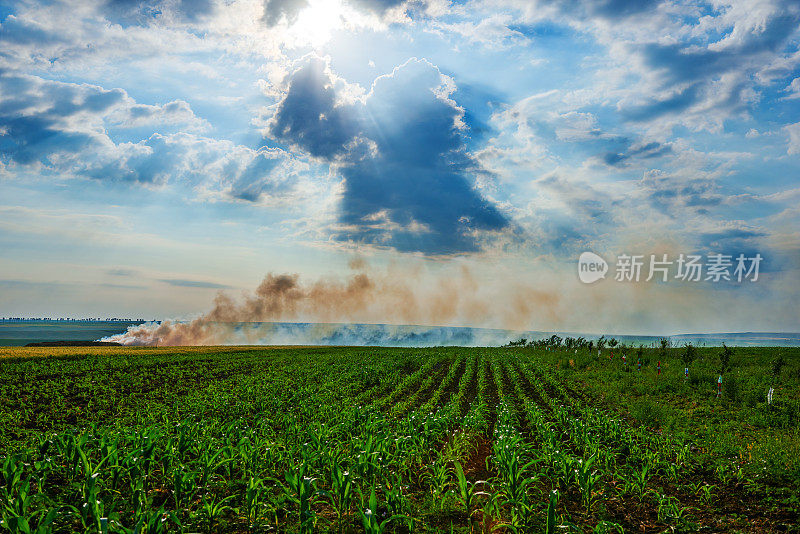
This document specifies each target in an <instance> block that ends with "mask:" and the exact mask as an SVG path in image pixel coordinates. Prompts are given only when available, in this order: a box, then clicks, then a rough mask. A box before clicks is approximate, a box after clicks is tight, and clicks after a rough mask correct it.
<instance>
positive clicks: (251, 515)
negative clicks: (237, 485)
mask: <svg viewBox="0 0 800 534" xmlns="http://www.w3.org/2000/svg"><path fill="white" fill-rule="evenodd" d="M263 494H264V482H263V481H262V480H261V479H260V478H254V477H250V479H249V480H248V481H247V488H246V489H245V494H244V504H245V515H246V516H247V520H248V521H249V522H250V525H251V526H255V525H257V524H258V522H259V521H260V519H261V516H260V512H261V508H262V507H263V502H262V496H263Z"/></svg>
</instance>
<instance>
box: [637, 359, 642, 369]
mask: <svg viewBox="0 0 800 534" xmlns="http://www.w3.org/2000/svg"><path fill="white" fill-rule="evenodd" d="M636 370H637V371H639V372H640V373H641V372H642V359H641V358H639V360H638V361H637V362H636Z"/></svg>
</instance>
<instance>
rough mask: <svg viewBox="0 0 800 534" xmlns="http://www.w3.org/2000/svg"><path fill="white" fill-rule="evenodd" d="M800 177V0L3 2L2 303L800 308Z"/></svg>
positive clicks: (190, 312)
mask: <svg viewBox="0 0 800 534" xmlns="http://www.w3.org/2000/svg"><path fill="white" fill-rule="evenodd" d="M798 201H800V4H798V3H797V2H796V1H794V0H748V1H736V2H732V1H730V0H727V1H724V0H721V1H710V2H695V1H659V0H636V1H633V0H587V1H581V2H578V1H570V0H565V1H562V2H556V1H547V0H472V1H458V0H454V1H449V0H412V1H402V0H375V1H368V0H98V1H90V0H85V1H80V0H79V1H77V2H60V1H55V0H53V1H48V0H38V1H25V0H20V1H13V2H8V1H7V0H0V316H9V315H15V316H20V315H22V316H72V317H82V316H100V317H111V316H125V317H146V318H158V319H167V318H179V319H180V318H191V317H196V316H197V315H199V314H202V313H204V312H207V311H208V310H209V309H211V308H212V303H213V302H215V299H217V300H216V302H219V299H220V298H223V299H230V300H232V301H234V302H238V301H243V302H249V301H248V300H247V299H250V298H252V297H253V294H254V292H256V293H257V291H258V290H257V288H259V287H262V286H260V284H262V285H263V282H262V281H263V280H264V279H265V276H267V275H268V274H270V273H273V274H276V275H277V274H290V275H292V276H295V277H297V280H299V282H298V283H300V284H301V285H302V284H306V285H305V286H303V287H305V288H306V289H304V292H303V295H304V296H303V298H309V299H312V300H313V299H314V298H315V297H314V295H316V294H317V293H315V292H314V291H313V290H312V289H313V288H315V287H322V286H325V287H330V286H331V285H333V286H336V287H341V288H344V291H345V294H346V295H352V293H348V291H350V288H351V286H352V284H351V282H352V281H353V280H356V279H359V278H358V277H359V276H366V277H368V278H369V280H371V281H372V282H371V285H370V287H372V288H376V289H374V290H373V291H371V292H369V293H368V294H367V295H366V296H365V297H363V298H362V297H359V300H358V302H357V305H356V304H354V303H353V302H352V301H348V302H349V306H348V307H347V309H338V308H337V307H336V306H332V305H329V304H325V305H324V306H323V307H324V313H321V312H320V309H321V307H320V306H317V305H304V306H302V307H301V309H299V310H298V309H293V310H289V312H287V314H283V315H279V316H277V317H274V318H277V319H288V320H293V319H296V320H325V321H336V320H342V321H363V322H374V323H413V324H417V323H419V324H446V325H458V326H485V327H499V328H519V329H534V330H561V331H563V330H570V331H576V332H597V333H603V332H609V333H617V334H654V335H659V334H675V333H690V332H733V331H795V332H796V331H800V208H798ZM587 251H588V252H592V253H594V254H597V255H598V256H599V257H600V258H603V260H604V261H605V262H606V263H607V267H606V268H607V273H606V275H605V277H604V278H600V279H599V280H596V281H593V282H592V283H584V282H582V281H581V279H580V277H579V270H578V269H579V266H578V258H579V256H580V254H581V253H583V252H587ZM664 255H666V258H664ZM681 255H683V257H684V258H686V259H688V257H689V256H699V260H698V261H699V262H700V263H701V266H702V267H703V268H704V270H703V271H702V273H701V276H700V279H699V280H691V279H688V280H687V279H686V278H685V277H683V278H681V277H680V272H679V268H680V266H679V262H678V260H679V258H681ZM716 255H722V259H720V258H719V257H717V259H716V260H715V259H714V258H715V256H716ZM627 256H641V258H642V261H643V262H644V265H643V267H642V276H641V279H640V280H638V281H637V280H636V279H633V278H632V277H627V278H626V275H625V273H624V272H623V271H621V270H623V269H624V265H623V264H624V261H625V260H624V258H625V257H627ZM740 256H741V258H742V261H743V262H744V263H743V264H742V265H743V266H744V267H745V269H744V270H743V271H742V270H741V269H740V270H739V271H738V272H737V271H736V267H737V265H738V263H737V258H739V257H740ZM756 256H758V257H759V258H760V260H758V261H756V260H754V258H756ZM654 259H657V260H666V261H667V262H671V263H668V264H667V265H668V266H669V267H668V272H667V273H665V277H662V276H661V273H660V271H656V272H655V275H654V276H649V274H650V273H649V269H650V268H651V267H652V262H653V260H654ZM715 261H716V262H717V263H720V262H722V263H725V262H726V261H729V262H730V263H729V267H726V269H725V274H726V276H727V277H728V278H730V279H725V277H722V278H719V277H714V276H707V273H709V274H710V273H712V271H710V270H709V269H710V264H711V263H713V262H715ZM754 264H757V267H758V270H757V274H756V270H755V269H752V267H754ZM620 272H621V273H622V274H621V275H620V276H619V277H618V276H616V275H617V274H618V273H620ZM648 277H649V278H650V280H646V279H647V278H648ZM617 278H620V279H617ZM739 278H741V280H740V279H739ZM359 280H360V279H359ZM337 284H338V286H337ZM443 288H444V289H443ZM325 294H326V295H329V294H330V292H327V293H325ZM334 294H338V293H336V292H334ZM387 294H391V295H393V296H391V297H389V298H387V297H386V295H387ZM399 294H403V295H405V296H407V297H409V298H410V301H413V306H412V307H411V308H408V309H405V308H404V309H402V310H400V311H398V307H399V308H403V307H404V306H406V304H404V302H409V299H405V300H404V299H399V298H398V297H397V295H399ZM220 295H221V296H220ZM431 295H433V297H431ZM431 299H433V300H431ZM345 300H347V299H345ZM443 302H445V303H449V304H450V305H449V306H442V305H441V304H442V303H443ZM355 308H357V310H356V311H353V310H354V309H355ZM258 318H264V316H263V315H261V316H259V317H258ZM270 318H273V317H272V316H270Z"/></svg>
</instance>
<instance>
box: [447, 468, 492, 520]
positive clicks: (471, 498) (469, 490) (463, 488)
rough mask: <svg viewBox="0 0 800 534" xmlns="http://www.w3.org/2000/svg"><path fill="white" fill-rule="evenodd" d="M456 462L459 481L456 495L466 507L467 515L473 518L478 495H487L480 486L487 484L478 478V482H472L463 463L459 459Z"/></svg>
mask: <svg viewBox="0 0 800 534" xmlns="http://www.w3.org/2000/svg"><path fill="white" fill-rule="evenodd" d="M454 463H455V467H454V471H455V473H456V482H457V483H458V493H457V494H456V496H457V498H458V501H459V503H461V505H462V506H463V507H464V511H465V512H467V517H469V518H470V520H471V519H472V516H473V514H474V513H475V510H474V508H475V504H476V503H477V500H478V497H479V496H483V495H487V493H486V492H483V491H478V486H481V485H484V484H486V481H484V480H478V481H477V482H470V481H469V480H467V477H466V476H465V475H464V469H463V468H462V467H461V463H460V462H458V461H456V462H454Z"/></svg>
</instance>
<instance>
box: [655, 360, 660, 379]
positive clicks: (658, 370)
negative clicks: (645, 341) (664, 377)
mask: <svg viewBox="0 0 800 534" xmlns="http://www.w3.org/2000/svg"><path fill="white" fill-rule="evenodd" d="M656 375H657V376H661V361H659V362H658V367H657V372H656Z"/></svg>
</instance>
